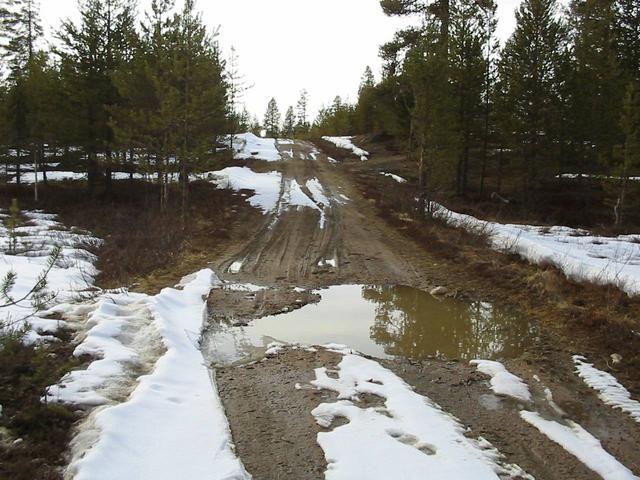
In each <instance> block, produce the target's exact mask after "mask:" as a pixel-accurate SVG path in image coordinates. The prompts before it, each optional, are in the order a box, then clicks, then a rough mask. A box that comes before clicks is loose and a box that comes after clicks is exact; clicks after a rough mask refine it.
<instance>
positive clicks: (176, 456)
mask: <svg viewBox="0 0 640 480" xmlns="http://www.w3.org/2000/svg"><path fill="white" fill-rule="evenodd" d="M216 284H217V285H219V284H220V281H219V280H218V279H217V277H216V276H215V274H214V273H213V272H212V271H211V270H208V269H206V270H202V271H200V272H198V273H197V274H196V276H195V277H194V279H193V280H192V281H190V282H188V283H187V284H186V285H184V287H183V288H182V289H181V290H177V289H171V288H167V289H164V290H162V292H161V293H159V294H158V295H156V296H153V297H147V298H146V303H147V306H148V308H149V310H150V312H151V314H152V316H153V320H154V325H155V328H156V329H157V331H158V333H159V335H160V336H161V338H162V341H163V343H164V347H165V348H166V353H165V354H164V355H162V357H161V358H160V359H159V360H158V361H157V362H156V364H155V368H154V370H153V372H152V373H151V374H149V375H145V376H143V377H140V379H139V384H138V385H137V387H136V389H135V390H134V392H133V393H132V394H131V396H130V397H129V398H128V400H127V401H126V402H124V403H122V404H119V405H116V406H112V407H106V408H103V409H100V410H98V411H96V412H95V414H94V415H92V418H91V422H88V425H91V426H92V428H94V429H95V430H96V431H97V441H96V442H95V444H93V445H92V446H91V448H88V449H87V447H88V446H87V445H86V444H84V443H83V442H81V441H80V440H81V438H82V435H79V438H77V439H76V442H75V444H74V447H75V448H74V451H73V461H72V463H71V465H70V467H69V471H68V472H67V473H68V474H69V476H71V477H73V478H74V479H75V480H101V479H105V480H108V479H109V480H110V479H114V478H123V479H124V478H135V479H138V480H151V479H153V480H162V479H167V480H169V479H175V478H205V477H206V478H211V479H219V480H223V479H231V478H233V479H248V478H250V476H249V475H248V474H247V473H246V471H245V470H244V468H243V466H242V464H241V462H240V460H239V459H238V458H237V457H236V456H235V453H234V449H233V444H232V440H231V433H230V430H229V425H228V422H227V419H226V417H225V414H224V409H223V407H222V403H221V401H220V398H219V396H218V393H217V389H216V386H215V382H214V380H213V378H212V372H210V371H209V370H208V369H207V367H206V365H205V363H204V359H203V357H202V354H201V352H200V350H199V348H198V341H199V337H200V331H201V329H202V325H203V321H204V319H205V316H206V298H207V296H208V294H209V292H210V290H211V288H212V287H213V286H214V285H216ZM84 433H85V435H86V432H84Z"/></svg>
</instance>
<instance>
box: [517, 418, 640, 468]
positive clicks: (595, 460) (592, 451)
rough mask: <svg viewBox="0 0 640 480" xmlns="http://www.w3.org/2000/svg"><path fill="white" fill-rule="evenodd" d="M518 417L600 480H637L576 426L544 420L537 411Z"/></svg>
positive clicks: (592, 437) (591, 437)
mask: <svg viewBox="0 0 640 480" xmlns="http://www.w3.org/2000/svg"><path fill="white" fill-rule="evenodd" d="M520 416H521V417H522V418H523V419H524V420H525V421H526V422H528V423H530V424H531V425H533V426H534V427H535V428H537V429H538V430H539V431H540V432H542V433H543V434H544V435H546V436H547V437H549V438H550V439H551V440H553V441H554V442H555V443H557V444H558V445H560V446H561V447H562V448H564V449H565V450H566V451H567V452H569V453H570V454H571V455H573V456H575V457H576V458H577V459H578V460H580V461H581V462H582V463H583V464H585V465H586V466H587V467H589V468H590V469H591V470H593V471H594V472H596V473H597V474H598V475H600V476H601V477H602V478H603V479H604V480H634V479H635V480H637V479H638V477H636V476H635V475H634V474H633V473H632V472H631V470H629V469H628V468H627V467H625V466H624V465H622V464H621V463H620V462H618V460H616V459H615V457H613V456H612V455H611V454H610V453H608V452H607V451H606V450H605V449H604V448H602V444H601V443H600V441H599V440H598V439H597V438H595V437H594V436H593V435H591V434H590V433H589V432H587V431H586V430H585V429H584V428H582V427H581V426H580V425H578V424H577V423H574V422H572V421H570V420H567V421H566V423H567V424H566V425H563V424H560V423H558V422H555V421H552V420H546V419H544V418H542V416H540V414H539V413H537V412H528V411H526V410H523V411H521V412H520Z"/></svg>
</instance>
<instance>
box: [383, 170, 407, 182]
mask: <svg viewBox="0 0 640 480" xmlns="http://www.w3.org/2000/svg"><path fill="white" fill-rule="evenodd" d="M380 175H384V176H385V177H389V178H392V179H393V180H395V181H396V182H398V183H407V181H406V180H405V179H404V178H402V177H400V176H398V175H394V174H393V173H386V172H380Z"/></svg>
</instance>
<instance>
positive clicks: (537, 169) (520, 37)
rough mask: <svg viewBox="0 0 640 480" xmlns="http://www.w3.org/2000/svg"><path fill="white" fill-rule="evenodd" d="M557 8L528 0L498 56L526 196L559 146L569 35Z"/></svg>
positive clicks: (546, 0)
mask: <svg viewBox="0 0 640 480" xmlns="http://www.w3.org/2000/svg"><path fill="white" fill-rule="evenodd" d="M556 12H557V4H556V1H555V0H524V1H523V2H522V4H521V6H520V8H519V9H518V10H517V12H516V30H515V32H514V33H513V35H512V36H511V38H510V39H509V40H508V41H507V43H506V45H505V48H504V50H503V52H502V58H501V60H500V67H499V68H500V77H501V94H502V95H503V96H504V99H503V100H504V101H503V102H502V103H501V105H502V106H503V107H504V108H506V109H507V111H506V112H504V113H505V114H506V118H507V120H506V123H505V133H506V134H508V141H509V142H510V144H511V146H512V147H513V149H515V152H516V153H517V154H518V155H519V157H520V161H521V165H522V167H523V181H524V191H525V194H526V195H529V194H530V193H531V189H530V187H531V186H532V185H533V184H535V183H536V181H537V180H539V178H540V176H541V173H542V172H544V171H546V172H547V173H549V169H550V168H551V167H552V165H551V161H552V159H553V151H554V146H555V145H556V142H555V141H554V140H555V139H554V134H555V132H554V127H556V125H557V122H558V114H557V108H556V107H557V106H556V104H555V99H556V98H557V97H558V91H559V85H560V83H561V81H562V79H561V78H559V76H558V74H557V73H558V72H557V69H558V66H559V65H560V64H561V63H562V56H563V54H564V51H565V50H564V48H565V39H566V34H565V28H564V26H563V24H562V23H561V21H560V20H559V19H558V18H557V16H556ZM512 132H513V134H512Z"/></svg>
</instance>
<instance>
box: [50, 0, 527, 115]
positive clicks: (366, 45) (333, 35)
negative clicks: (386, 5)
mask: <svg viewBox="0 0 640 480" xmlns="http://www.w3.org/2000/svg"><path fill="white" fill-rule="evenodd" d="M497 2H498V18H499V20H500V21H499V26H498V35H499V37H500V38H501V39H502V40H505V39H506V38H508V36H509V35H510V34H511V32H512V31H513V28H514V26H515V19H514V14H513V12H514V10H515V9H516V8H517V6H518V5H519V4H520V0H497ZM179 3H180V1H179V0H178V4H179ZM149 4H150V0H139V5H140V10H141V11H144V9H145V8H146V7H147V6H148V5H149ZM197 7H198V9H199V10H201V11H202V13H203V19H204V21H205V23H206V24H207V25H208V26H210V27H211V28H212V29H214V28H218V27H219V37H218V38H219V42H220V45H221V47H222V49H223V51H224V52H225V57H228V55H229V52H230V48H231V46H233V47H234V48H235V50H236V53H237V55H238V60H239V69H240V71H241V73H242V74H243V75H244V77H245V80H246V83H247V85H249V86H251V88H250V89H248V90H247V91H246V92H245V94H244V99H243V101H244V103H245V104H246V106H247V108H248V109H249V111H250V112H251V113H252V114H256V115H257V116H258V118H259V119H260V120H261V119H262V117H263V115H264V111H265V110H266V107H267V102H268V101H269V99H270V98H271V97H274V98H275V99H276V101H277V102H278V106H279V107H280V110H281V112H282V113H283V115H284V112H285V110H286V109H287V107H288V106H289V105H293V106H295V104H296V102H297V99H298V97H299V95H300V91H301V90H302V89H306V90H307V91H308V92H309V98H310V102H309V104H310V105H309V106H310V111H311V112H314V113H315V112H316V111H317V110H318V109H319V108H320V107H321V106H322V105H323V104H330V103H331V102H332V100H333V98H334V97H335V96H336V95H340V96H341V97H342V98H343V99H348V100H352V101H354V100H355V99H356V96H357V91H358V85H359V83H360V78H361V77H362V73H363V72H364V69H365V67H366V66H367V65H369V66H371V68H372V69H373V72H374V74H375V75H376V78H379V75H380V70H381V66H382V64H381V61H380V58H379V57H378V47H379V46H380V45H381V44H383V43H385V42H387V41H388V40H390V39H392V38H393V34H394V32H395V31H396V30H398V29H399V28H401V27H402V26H404V25H406V24H407V21H406V20H405V19H399V18H388V17H386V16H385V15H384V14H383V13H382V9H381V8H380V4H379V1H378V0H199V1H198V2H197ZM41 9H42V11H41V15H42V20H43V23H44V25H45V28H46V31H47V34H48V35H49V36H51V35H52V34H53V32H55V30H56V29H57V28H58V27H59V25H60V21H61V20H62V19H64V18H72V19H75V18H77V0H41Z"/></svg>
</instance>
